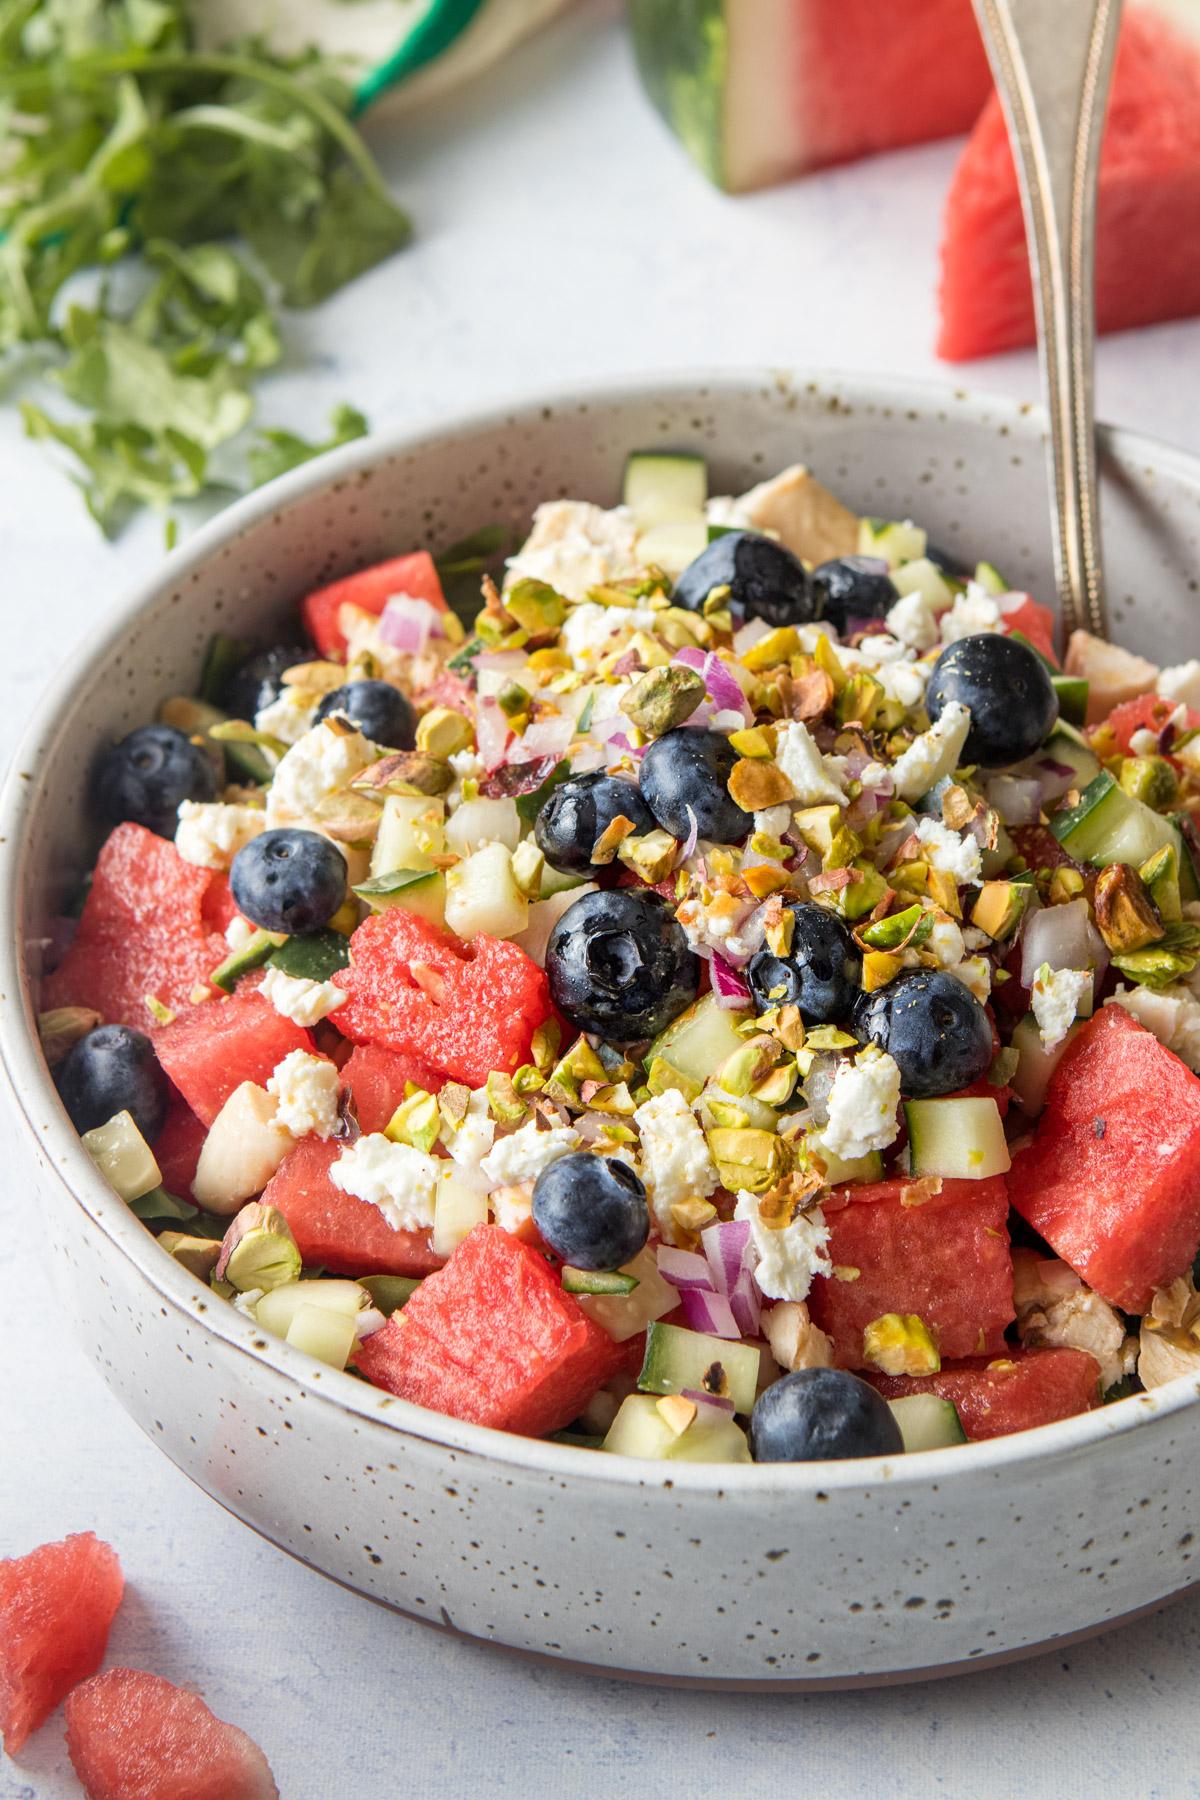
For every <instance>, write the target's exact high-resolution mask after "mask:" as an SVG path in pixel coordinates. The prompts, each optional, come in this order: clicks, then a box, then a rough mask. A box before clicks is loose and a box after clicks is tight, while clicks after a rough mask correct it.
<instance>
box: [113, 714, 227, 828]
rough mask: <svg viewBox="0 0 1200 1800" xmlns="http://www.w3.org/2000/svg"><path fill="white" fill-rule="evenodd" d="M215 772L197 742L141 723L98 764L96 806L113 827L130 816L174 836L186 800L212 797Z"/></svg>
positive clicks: (170, 727) (169, 728) (166, 727)
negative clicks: (181, 807)
mask: <svg viewBox="0 0 1200 1800" xmlns="http://www.w3.org/2000/svg"><path fill="white" fill-rule="evenodd" d="M216 794H217V771H216V768H215V766H214V764H213V763H212V761H211V759H210V758H209V756H208V754H207V752H206V751H204V750H203V749H202V748H201V747H200V745H199V744H194V743H193V742H192V740H191V738H190V737H188V736H186V734H185V733H184V732H182V731H176V729H175V727H174V726H173V725H139V726H138V728H137V730H136V731H131V732H130V733H129V736H128V737H123V738H122V739H121V741H120V743H119V744H114V745H113V746H112V748H111V749H109V750H106V751H105V752H104V754H103V755H102V756H101V758H100V761H99V763H98V764H97V765H96V776H95V784H94V787H93V795H94V798H95V802H96V808H97V810H98V811H99V812H100V814H101V815H102V816H103V817H104V818H105V819H107V820H108V821H109V823H110V824H112V825H120V824H122V823H123V822H124V821H125V820H132V821H133V823H134V824H136V825H146V826H148V827H149V829H150V830H151V831H156V832H157V833H158V835H159V836H160V837H168V838H169V837H174V835H175V827H176V825H177V824H178V823H179V808H180V806H181V805H182V803H183V802H184V801H185V800H214V799H215V798H216Z"/></svg>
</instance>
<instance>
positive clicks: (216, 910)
mask: <svg viewBox="0 0 1200 1800" xmlns="http://www.w3.org/2000/svg"><path fill="white" fill-rule="evenodd" d="M203 913H204V923H205V924H206V925H207V926H208V927H209V929H210V931H220V932H226V931H228V929H229V927H230V926H231V925H232V924H233V921H234V920H235V919H240V918H241V916H242V915H241V914H240V913H239V912H238V909H237V906H236V904H235V902H234V898H233V889H232V888H231V887H230V885H229V877H228V875H224V874H221V873H219V872H215V873H213V874H212V875H211V877H210V879H209V884H208V892H207V894H205V896H204V907H203ZM247 923H249V921H247Z"/></svg>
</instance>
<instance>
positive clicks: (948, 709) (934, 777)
mask: <svg viewBox="0 0 1200 1800" xmlns="http://www.w3.org/2000/svg"><path fill="white" fill-rule="evenodd" d="M970 729H971V715H970V713H969V712H968V710H967V708H966V707H965V706H962V705H960V704H959V702H958V701H957V700H950V701H948V702H947V704H946V705H945V706H944V707H943V708H942V712H941V716H940V717H939V718H938V720H937V721H936V723H935V724H933V725H931V726H930V727H929V730H928V731H923V732H922V733H921V735H920V737H919V738H916V739H914V741H913V742H912V743H911V744H910V745H909V746H908V749H907V750H905V751H903V752H902V754H901V755H900V756H898V757H897V758H896V761H895V762H894V763H893V765H892V780H893V781H894V782H895V784H896V795H897V798H898V799H900V800H919V799H920V797H921V795H922V794H927V793H928V792H929V790H930V788H931V787H934V786H935V785H936V784H937V783H938V782H939V781H941V780H942V778H943V776H946V775H953V773H954V771H955V769H956V768H957V767H958V759H959V757H960V756H961V755H962V749H963V745H964V744H965V743H966V741H967V733H968V732H969V731H970Z"/></svg>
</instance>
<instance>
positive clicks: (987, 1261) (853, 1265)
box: [808, 1176, 1013, 1369]
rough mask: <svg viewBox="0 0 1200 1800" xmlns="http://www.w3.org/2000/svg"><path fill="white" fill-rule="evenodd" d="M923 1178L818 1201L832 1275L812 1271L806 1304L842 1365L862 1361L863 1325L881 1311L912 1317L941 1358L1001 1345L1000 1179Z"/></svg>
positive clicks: (1007, 1308) (1005, 1271) (1005, 1246)
mask: <svg viewBox="0 0 1200 1800" xmlns="http://www.w3.org/2000/svg"><path fill="white" fill-rule="evenodd" d="M930 1185H931V1184H929V1183H926V1182H912V1181H907V1182H906V1181H881V1182H873V1183H870V1184H866V1185H862V1186H857V1187H843V1188H835V1189H834V1190H833V1192H832V1193H831V1195H830V1197H829V1199H828V1201H827V1202H826V1204H825V1206H824V1209H823V1210H824V1213H825V1222H826V1224H827V1225H828V1227H829V1242H828V1245H827V1246H826V1254H827V1256H828V1257H829V1260H830V1262H831V1263H832V1264H833V1266H834V1270H835V1271H838V1272H835V1273H834V1274H833V1275H825V1276H818V1277H817V1279H816V1280H815V1281H814V1282H813V1286H812V1292H811V1294H810V1295H809V1301H808V1305H809V1311H810V1312H811V1314H812V1317H813V1320H814V1322H815V1323H816V1324H817V1325H819V1326H820V1328H821V1330H822V1331H824V1332H827V1333H828V1335H829V1336H830V1337H831V1338H832V1340H833V1348H834V1358H835V1361H836V1362H837V1363H838V1364H839V1365H840V1366H841V1367H842V1368H848V1369H860V1368H863V1367H864V1366H865V1365H864V1361H863V1332H864V1330H865V1328H866V1327H867V1326H868V1325H869V1324H870V1323H871V1321H872V1320H873V1319H878V1318H881V1317H882V1316H883V1314H884V1313H916V1314H918V1315H919V1317H920V1318H922V1319H923V1320H924V1322H925V1324H926V1325H927V1326H928V1327H929V1329H930V1330H931V1332H932V1333H933V1334H934V1336H935V1337H936V1339H937V1342H938V1346H939V1348H940V1350H941V1354H942V1355H943V1357H947V1358H953V1357H960V1356H971V1355H974V1354H980V1355H988V1354H991V1353H994V1352H995V1351H997V1350H1000V1349H1002V1348H1003V1345H1004V1329H1005V1326H1006V1325H1008V1324H1009V1322H1010V1321H1011V1319H1012V1317H1013V1299H1012V1256H1011V1254H1010V1251H1009V1243H1008V1229H1007V1219H1008V1196H1007V1194H1006V1192H1005V1186H1004V1178H1003V1176H992V1177H991V1178H990V1179H988V1180H986V1181H943V1182H942V1183H941V1188H940V1191H938V1192H935V1193H930V1192H929V1191H928V1190H929V1186H930ZM905 1195H907V1196H908V1198H909V1200H910V1202H911V1201H913V1200H918V1201H919V1203H918V1204H915V1205H914V1204H908V1205H906V1204H905V1198H904V1197H905ZM922 1196H924V1197H922ZM855 1271H856V1272H855Z"/></svg>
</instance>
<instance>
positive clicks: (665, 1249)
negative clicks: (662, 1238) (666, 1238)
mask: <svg viewBox="0 0 1200 1800" xmlns="http://www.w3.org/2000/svg"><path fill="white" fill-rule="evenodd" d="M657 1256H658V1272H659V1274H660V1275H661V1276H662V1278H663V1280H664V1281H669V1282H670V1283H671V1286H672V1287H676V1288H678V1289H679V1291H680V1293H681V1294H682V1293H686V1292H687V1291H688V1290H689V1289H692V1288H697V1289H700V1290H702V1291H703V1292H705V1293H710V1294H711V1293H712V1291H713V1273H712V1269H711V1268H710V1267H709V1264H708V1258H707V1257H704V1256H701V1255H699V1253H698V1252H697V1251H695V1250H677V1249H676V1248H675V1246H674V1245H673V1244H660V1245H659V1246H658V1252H657Z"/></svg>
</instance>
